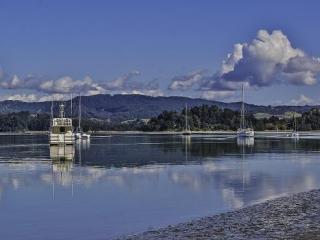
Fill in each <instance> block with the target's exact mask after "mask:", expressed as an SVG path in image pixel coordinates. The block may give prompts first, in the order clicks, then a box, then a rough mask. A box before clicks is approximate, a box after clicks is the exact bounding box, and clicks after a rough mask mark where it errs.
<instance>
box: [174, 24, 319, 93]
mask: <svg viewBox="0 0 320 240" xmlns="http://www.w3.org/2000/svg"><path fill="white" fill-rule="evenodd" d="M319 73H320V59H319V58H315V57H310V56H308V55H307V54H306V53H305V52H303V51H302V50H300V49H298V48H294V47H293V46H292V45H291V42H290V41H289V39H288V37H287V36H286V35H285V34H283V32H281V31H279V30H276V31H273V32H271V33H269V32H268V31H266V30H260V31H258V33H257V36H256V37H255V38H254V39H253V40H252V41H251V42H250V43H237V44H235V45H234V49H233V52H232V53H230V54H228V55H227V57H226V59H225V60H224V61H223V62H222V64H221V67H220V69H219V70H218V71H216V72H215V73H214V74H213V75H211V76H205V75H204V74H203V73H201V72H194V73H192V74H188V75H186V76H180V77H176V78H174V79H173V80H172V82H171V84H170V86H169V89H171V90H189V89H191V88H192V87H193V86H194V85H195V84H199V85H200V87H199V89H198V90H199V91H202V93H201V94H202V96H203V97H206V98H214V99H215V98H224V97H229V96H230V95H231V92H235V91H237V90H239V89H240V87H241V85H242V84H243V83H245V84H246V86H248V87H255V88H261V87H266V86H271V85H275V84H293V85H314V84H316V83H317V76H318V74H319ZM218 92H221V93H220V94H218Z"/></svg>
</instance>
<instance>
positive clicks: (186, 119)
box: [185, 104, 188, 131]
mask: <svg viewBox="0 0 320 240" xmlns="http://www.w3.org/2000/svg"><path fill="white" fill-rule="evenodd" d="M187 112H188V105H187V104H186V111H185V129H186V131H188V116H187Z"/></svg>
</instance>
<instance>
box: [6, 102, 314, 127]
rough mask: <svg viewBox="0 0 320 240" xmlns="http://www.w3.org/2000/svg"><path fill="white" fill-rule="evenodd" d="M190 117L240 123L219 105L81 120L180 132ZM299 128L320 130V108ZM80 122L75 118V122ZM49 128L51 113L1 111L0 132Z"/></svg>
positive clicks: (286, 121) (197, 122)
mask: <svg viewBox="0 0 320 240" xmlns="http://www.w3.org/2000/svg"><path fill="white" fill-rule="evenodd" d="M186 118H187V123H188V126H189V127H190V129H191V130H194V131H197V130H202V131H206V130H233V131H235V130H236V129H237V128H238V127H239V125H240V112H239V111H233V110H230V109H221V108H218V107H217V106H208V105H202V106H196V107H192V108H190V109H188V111H186V110H185V109H184V110H182V111H180V112H177V111H163V112H162V113H161V114H159V115H158V116H156V117H153V118H151V119H149V120H148V121H146V120H142V119H134V120H130V121H126V122H121V123H119V122H112V121H111V122H110V121H109V120H106V119H92V118H84V119H82V124H81V125H82V128H83V130H84V131H93V132H94V131H110V130H116V131H129V130H139V131H181V130H183V129H184V127H185V119H186ZM245 118H246V123H247V125H248V126H249V127H253V128H254V129H255V130H257V131H264V130H290V129H293V127H294V119H293V117H292V118H280V117H275V116H272V117H270V118H256V117H255V116H254V115H253V114H251V113H249V114H247V115H246V117H245ZM296 122H297V130H298V131H308V130H320V110H319V109H316V108H314V109H311V110H310V111H307V112H305V113H303V114H302V115H301V116H299V117H297V118H296ZM77 124H78V120H77V119H73V125H74V126H76V125H77ZM49 127H50V115H49V114H46V113H38V114H32V113H29V112H25V111H23V112H14V113H8V114H0V132H18V131H47V130H48V129H49Z"/></svg>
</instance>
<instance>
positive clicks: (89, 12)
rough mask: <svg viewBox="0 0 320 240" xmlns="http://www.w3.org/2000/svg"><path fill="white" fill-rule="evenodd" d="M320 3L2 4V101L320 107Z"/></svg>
mask: <svg viewBox="0 0 320 240" xmlns="http://www.w3.org/2000/svg"><path fill="white" fill-rule="evenodd" d="M318 9H320V3H319V1H315V0H314V1H312V0H309V1H308V2H306V1H293V0H290V1H289V0H287V1H286V0H283V1H275V0H268V1H248V0H243V1H237V0H233V1H231V0H224V1H218V0H201V1H196V0H161V1H160V0H158V1H156V0H135V1H130V0H126V1H125V0H108V1H99V0H55V1H49V0H28V1H19V0H7V1H6V0H0V29H1V37H0V100H5V99H10V100H22V101H45V100H50V99H52V98H54V99H56V100H58V99H66V98H69V97H70V95H71V93H72V94H78V93H79V92H81V94H83V95H94V94H105V93H108V94H118V93H121V94H145V95H151V96H187V97H194V98H198V97H200V98H206V99H212V100H219V101H225V102H231V101H239V97H240V89H241V85H242V84H244V86H245V89H246V91H245V100H246V102H249V103H254V104H261V105H283V104H289V105H305V104H309V105H313V104H319V103H320V95H319V94H318V93H319V92H320V91H319V90H320V86H319V73H320V44H319V43H320V32H319V31H318V23H319V22H320V15H319V14H318Z"/></svg>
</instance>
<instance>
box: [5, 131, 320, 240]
mask: <svg viewBox="0 0 320 240" xmlns="http://www.w3.org/2000/svg"><path fill="white" fill-rule="evenodd" d="M319 150H320V139H318V138H316V137H309V138H303V137H301V138H300V139H299V140H292V139H290V138H272V137H268V138H263V137H258V138H256V139H254V140H253V139H252V140H249V141H248V140H246V141H239V140H238V141H237V139H235V138H232V137H230V136H226V137H224V136H220V137H219V138H216V137H213V136H210V135H207V136H206V135H197V136H192V137H190V136H177V135H170V136H166V135H152V136H151V135H121V136H120V135H119V136H111V137H110V136H92V139H91V142H90V143H86V142H83V143H82V144H77V145H76V146H75V147H69V148H57V147H56V148H51V149H50V148H49V146H48V137H47V136H41V135H38V136H37V135H26V136H0V239H110V238H113V237H116V236H119V235H126V234H130V233H136V232H141V231H145V230H150V229H155V228H159V227H163V226H167V225H169V224H175V223H178V222H183V221H187V220H190V219H194V218H198V217H202V216H207V215H213V214H217V213H221V212H226V211H230V210H233V209H236V208H240V207H243V206H246V205H249V204H252V203H256V202H261V201H264V200H266V199H270V198H275V197H277V196H282V195H284V194H287V193H295V192H301V191H307V190H310V189H316V188H319V186H320V175H319V172H320V158H319V154H320V153H319Z"/></svg>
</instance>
